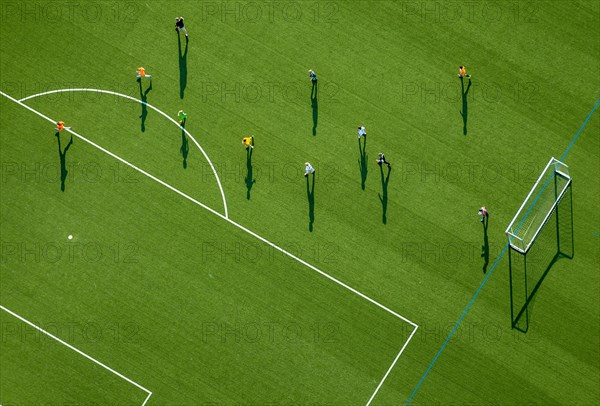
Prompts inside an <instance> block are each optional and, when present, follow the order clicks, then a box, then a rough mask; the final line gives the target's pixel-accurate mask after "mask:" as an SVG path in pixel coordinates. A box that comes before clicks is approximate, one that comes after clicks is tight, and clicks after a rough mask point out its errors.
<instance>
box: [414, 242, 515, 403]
mask: <svg viewBox="0 0 600 406" xmlns="http://www.w3.org/2000/svg"><path fill="white" fill-rule="evenodd" d="M507 248H508V244H506V245H505V246H504V248H503V249H502V252H501V253H500V255H499V256H498V258H496V261H495V262H494V265H492V267H491V268H490V270H489V271H488V273H487V275H486V276H485V278H483V282H481V285H479V287H478V288H477V290H476V291H475V294H474V295H473V297H472V298H471V301H470V302H469V304H468V305H467V307H465V310H463V312H462V314H461V315H460V317H459V318H458V321H457V322H456V324H455V325H454V328H452V331H450V334H448V337H446V341H444V344H442V347H441V348H440V349H439V351H438V352H437V354H435V357H434V358H433V361H431V363H430V364H429V367H428V368H427V370H426V371H425V373H424V374H423V376H422V377H421V380H420V381H419V383H418V384H417V386H415V389H414V390H413V392H412V394H411V395H410V397H409V398H408V400H407V401H406V404H407V405H408V404H410V402H411V401H412V399H413V398H414V397H415V395H416V394H417V391H418V390H419V388H420V387H421V384H422V383H423V381H424V380H425V378H426V377H427V375H428V374H429V371H431V368H433V365H434V364H435V362H436V361H437V359H438V358H439V356H440V355H441V354H442V351H444V348H446V345H448V342H449V341H450V339H452V336H453V335H454V332H455V331H456V330H457V329H458V326H459V325H460V323H461V322H462V320H463V318H464V317H465V316H466V314H467V312H468V311H469V309H470V308H471V306H472V305H473V303H474V302H475V299H477V296H479V292H481V289H483V286H484V285H485V283H486V282H487V281H488V279H489V278H490V276H492V272H494V269H496V265H498V263H499V262H500V259H502V257H503V256H504V254H505V253H506V250H507Z"/></svg>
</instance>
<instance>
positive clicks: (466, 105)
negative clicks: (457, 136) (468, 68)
mask: <svg viewBox="0 0 600 406" xmlns="http://www.w3.org/2000/svg"><path fill="white" fill-rule="evenodd" d="M470 88H471V78H469V84H468V85H467V90H466V91H465V80H464V78H463V77H462V76H461V77H460V89H461V94H462V111H461V112H460V115H461V116H462V119H463V134H464V135H467V117H468V111H469V103H468V100H467V95H468V94H469V89H470Z"/></svg>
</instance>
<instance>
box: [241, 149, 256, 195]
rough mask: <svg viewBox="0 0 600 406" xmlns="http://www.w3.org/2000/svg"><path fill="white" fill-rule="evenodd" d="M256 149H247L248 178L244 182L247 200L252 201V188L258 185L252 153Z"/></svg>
mask: <svg viewBox="0 0 600 406" xmlns="http://www.w3.org/2000/svg"><path fill="white" fill-rule="evenodd" d="M253 151H254V148H246V178H245V179H244V181H245V182H246V199H248V200H250V191H251V190H252V186H254V184H255V183H256V179H254V174H253V167H252V152H253Z"/></svg>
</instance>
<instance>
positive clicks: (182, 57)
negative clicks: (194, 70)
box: [177, 31, 189, 99]
mask: <svg viewBox="0 0 600 406" xmlns="http://www.w3.org/2000/svg"><path fill="white" fill-rule="evenodd" d="M188 42H189V38H188V37H185V49H184V51H183V53H181V35H180V34H179V31H178V32H177V45H178V52H177V56H178V58H179V98H181V99H183V93H184V92H185V87H186V86H187V53H188Z"/></svg>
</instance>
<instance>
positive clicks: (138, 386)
mask: <svg viewBox="0 0 600 406" xmlns="http://www.w3.org/2000/svg"><path fill="white" fill-rule="evenodd" d="M0 309H2V310H4V311H5V312H6V313H8V314H10V315H11V316H13V317H15V318H17V319H19V320H21V321H22V322H23V323H25V324H27V325H29V326H31V327H33V328H34V329H36V330H37V331H39V332H40V333H43V334H45V335H47V336H48V337H50V338H52V339H53V340H55V341H57V342H59V343H60V344H62V345H64V346H66V347H67V348H69V349H71V350H73V351H75V352H76V353H77V354H79V355H82V356H84V357H85V358H87V359H88V360H90V361H92V362H93V363H95V364H97V365H99V366H101V367H102V368H104V369H106V370H107V371H109V372H112V373H113V374H115V375H116V376H118V377H119V378H121V379H124V380H125V381H127V382H128V383H130V384H132V385H134V386H135V387H136V388H138V389H141V390H142V391H144V392H146V394H147V395H148V396H146V399H145V400H144V403H142V406H145V405H146V403H147V402H148V399H150V396H152V392H150V391H149V390H148V389H146V388H144V387H143V386H142V385H140V384H139V383H137V382H134V381H132V380H131V379H129V378H127V377H126V376H125V375H123V374H122V373H120V372H117V371H115V370H114V369H112V368H111V367H109V366H107V365H105V364H103V363H102V362H100V361H98V360H97V359H95V358H93V357H91V356H89V355H87V354H86V353H85V352H83V351H81V350H80V349H78V348H76V347H73V346H72V345H71V344H69V343H67V342H65V341H63V340H61V339H60V338H58V337H56V336H55V335H53V334H52V333H49V332H47V331H46V330H44V329H43V328H41V327H39V326H37V325H35V324H33V323H32V322H30V321H29V320H27V319H25V318H24V317H21V316H19V315H18V314H17V313H15V312H13V311H11V310H9V309H7V308H6V307H4V306H2V305H0Z"/></svg>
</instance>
